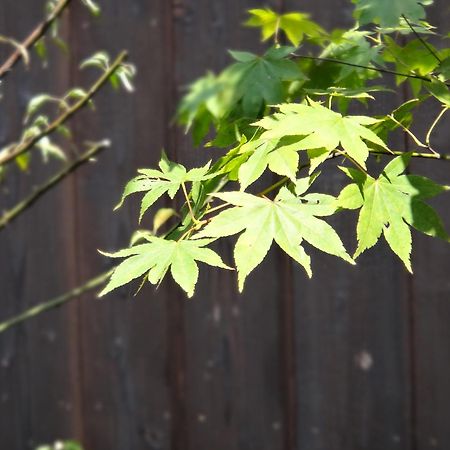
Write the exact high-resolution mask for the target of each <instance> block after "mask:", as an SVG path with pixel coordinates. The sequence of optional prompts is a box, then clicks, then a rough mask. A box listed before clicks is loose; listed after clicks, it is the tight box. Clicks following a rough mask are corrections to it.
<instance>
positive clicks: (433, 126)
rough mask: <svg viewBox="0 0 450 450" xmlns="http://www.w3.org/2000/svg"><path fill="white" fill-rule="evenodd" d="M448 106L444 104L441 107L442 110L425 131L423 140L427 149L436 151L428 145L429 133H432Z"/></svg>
mask: <svg viewBox="0 0 450 450" xmlns="http://www.w3.org/2000/svg"><path fill="white" fill-rule="evenodd" d="M449 109H450V108H449V107H448V106H445V107H444V108H442V111H441V112H440V113H439V114H438V116H437V117H436V119H435V120H434V122H433V123H432V124H431V127H430V129H429V130H428V132H427V136H426V138H425V142H426V144H427V146H428V148H429V149H431V150H432V151H433V152H434V153H436V152H435V151H434V150H433V149H432V148H431V145H430V139H431V134H432V133H433V130H434V129H435V128H436V125H437V124H438V123H439V121H440V120H441V119H442V117H443V116H444V114H445V113H446V112H447V111H448V110H449Z"/></svg>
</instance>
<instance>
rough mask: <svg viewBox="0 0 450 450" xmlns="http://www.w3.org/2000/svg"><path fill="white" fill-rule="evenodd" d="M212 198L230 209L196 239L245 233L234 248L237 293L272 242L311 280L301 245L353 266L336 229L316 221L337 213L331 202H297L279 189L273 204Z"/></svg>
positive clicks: (314, 198)
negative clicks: (309, 246) (310, 246)
mask: <svg viewBox="0 0 450 450" xmlns="http://www.w3.org/2000/svg"><path fill="white" fill-rule="evenodd" d="M214 196H215V197H217V198H220V199H221V200H223V201H225V202H227V203H229V204H230V205H234V206H233V207H232V208H230V209H227V210H225V211H223V212H221V213H220V214H218V215H217V216H215V217H214V218H213V219H212V220H211V222H210V223H209V224H208V225H207V226H206V227H205V228H204V229H203V230H201V231H200V232H199V233H198V234H196V235H195V236H194V237H196V238H205V237H210V238H220V237H226V236H231V235H234V234H237V233H240V232H242V231H244V232H243V233H242V234H241V235H240V236H239V238H238V240H237V243H236V246H235V248H234V259H235V262H236V267H237V270H238V281H239V290H240V291H242V290H243V288H244V282H245V279H246V277H247V276H248V275H249V274H250V273H251V272H252V271H253V270H254V269H255V268H256V267H257V266H258V265H259V264H260V263H261V262H262V261H263V259H264V258H265V256H266V255H267V252H268V251H269V249H270V247H271V246H272V243H273V241H275V242H276V243H277V244H278V245H279V247H281V249H282V250H283V251H284V252H286V253H287V254H288V255H289V256H290V257H291V258H293V259H294V260H295V261H297V262H298V263H299V264H301V265H302V266H303V267H304V268H305V270H306V272H307V274H308V275H309V276H311V275H312V272H311V262H310V257H309V256H308V255H307V254H306V252H305V250H304V249H303V247H302V246H301V245H300V244H301V243H302V241H303V240H304V241H306V242H308V243H309V244H311V245H313V246H314V247H316V248H318V249H319V250H322V251H323V252H326V253H329V254H331V255H335V256H338V257H340V258H342V259H344V260H345V261H348V262H350V263H353V260H352V258H351V257H350V256H349V255H348V254H347V251H346V250H345V248H344V245H343V244H342V241H341V239H340V238H339V236H338V235H337V233H336V232H335V231H334V229H333V228H332V227H331V226H330V225H329V224H328V223H326V222H325V221H324V220H322V219H319V218H318V217H322V216H329V215H331V214H333V213H334V212H335V207H334V197H331V196H329V195H324V194H309V195H305V196H303V197H302V198H301V199H300V198H298V197H297V196H296V195H294V194H292V193H291V192H290V191H289V190H288V189H286V188H282V189H281V190H280V192H279V193H278V195H277V197H276V198H275V200H273V201H272V200H269V199H267V198H261V197H257V196H255V195H251V194H248V193H245V192H226V193H221V194H214Z"/></svg>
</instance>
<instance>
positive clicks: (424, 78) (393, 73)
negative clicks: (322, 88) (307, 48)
mask: <svg viewBox="0 0 450 450" xmlns="http://www.w3.org/2000/svg"><path fill="white" fill-rule="evenodd" d="M291 55H292V56H295V57H296V58H303V59H311V60H313V61H322V62H329V63H332V64H342V65H344V66H350V67H358V68H359V69H367V70H374V71H375V72H380V73H387V74H390V75H397V76H400V77H405V78H415V79H417V80H422V81H426V82H428V83H432V82H433V80H432V79H431V78H429V77H426V76H422V75H415V74H408V73H402V72H396V71H395V70H390V69H384V68H382V67H375V66H364V65H362V64H355V63H351V62H347V61H342V60H339V59H333V58H322V57H320V56H310V55H298V54H297V53H291ZM445 84H446V85H447V86H450V83H445Z"/></svg>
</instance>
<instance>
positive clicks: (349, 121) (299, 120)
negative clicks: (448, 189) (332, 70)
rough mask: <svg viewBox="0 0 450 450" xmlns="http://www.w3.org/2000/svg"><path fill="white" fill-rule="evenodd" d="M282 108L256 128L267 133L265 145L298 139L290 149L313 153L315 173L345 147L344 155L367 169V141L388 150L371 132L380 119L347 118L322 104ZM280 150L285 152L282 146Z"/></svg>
mask: <svg viewBox="0 0 450 450" xmlns="http://www.w3.org/2000/svg"><path fill="white" fill-rule="evenodd" d="M309 102H310V104H309V105H308V104H282V105H279V106H278V109H279V112H278V113H275V114H273V115H271V116H267V117H264V118H263V119H262V120H260V121H258V122H256V123H255V124H254V125H255V126H259V127H261V128H263V129H264V130H266V131H265V132H264V133H263V134H262V135H261V137H260V138H259V139H260V140H261V141H264V140H273V139H281V138H283V137H286V136H297V142H295V140H294V142H292V141H291V142H290V143H289V148H293V147H295V148H297V150H309V151H310V152H309V153H310V155H309V156H310V158H311V170H313V169H314V168H315V167H317V165H318V164H320V163H321V162H323V161H325V160H326V159H327V158H328V156H329V154H330V153H331V152H332V151H334V150H336V149H337V148H338V147H339V146H341V147H342V148H343V150H344V152H345V153H346V154H347V155H348V156H349V157H350V158H352V159H353V160H355V161H356V162H357V163H358V164H360V165H361V166H362V167H364V168H365V166H366V160H367V158H368V156H369V147H368V145H367V143H366V141H369V142H371V143H373V144H376V145H378V146H380V147H383V148H385V149H387V147H386V144H385V143H384V142H383V141H382V140H381V139H380V138H379V137H378V136H377V135H376V134H375V133H374V132H373V131H371V130H370V129H369V128H367V125H372V124H375V123H377V122H378V119H374V118H372V117H367V116H343V115H342V114H340V113H337V112H334V111H332V110H331V109H329V108H326V107H324V106H322V105H321V104H320V103H317V102H314V101H311V100H310V101H309ZM276 148H277V149H280V148H283V145H278V146H277V147H276Z"/></svg>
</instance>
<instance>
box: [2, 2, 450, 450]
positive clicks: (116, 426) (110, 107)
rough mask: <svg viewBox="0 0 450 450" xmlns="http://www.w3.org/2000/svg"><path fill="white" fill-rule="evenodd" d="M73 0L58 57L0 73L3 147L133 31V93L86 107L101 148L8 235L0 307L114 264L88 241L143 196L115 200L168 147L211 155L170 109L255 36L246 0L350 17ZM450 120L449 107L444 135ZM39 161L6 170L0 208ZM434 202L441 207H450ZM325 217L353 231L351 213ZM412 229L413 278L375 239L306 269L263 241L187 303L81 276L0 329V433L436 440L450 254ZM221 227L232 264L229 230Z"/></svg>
mask: <svg viewBox="0 0 450 450" xmlns="http://www.w3.org/2000/svg"><path fill="white" fill-rule="evenodd" d="M41 3H42V4H41ZM43 3H44V2H43V1H42V2H37V1H31V0H23V1H22V2H18V1H13V0H4V2H2V5H1V6H0V34H6V35H17V36H18V37H20V36H25V35H26V34H27V32H28V31H29V29H30V27H32V25H33V24H34V23H36V22H37V21H38V20H39V19H40V17H41V11H42V5H43ZM73 3H74V4H73V5H72V7H71V9H70V13H69V14H66V15H65V16H64V19H63V24H62V25H63V28H62V29H63V30H64V31H63V33H64V37H65V38H66V39H67V40H68V42H69V44H70V48H71V52H70V56H69V57H68V56H64V55H63V54H62V53H61V52H59V51H58V50H55V51H52V59H51V61H52V66H51V67H52V68H53V70H44V71H41V70H40V67H39V63H38V62H37V61H36V60H34V61H33V66H32V68H31V69H30V71H26V70H24V69H23V68H21V69H19V70H17V72H16V73H14V74H12V75H11V76H10V77H8V81H7V88H8V89H3V91H4V96H5V98H4V100H3V101H2V102H1V103H0V111H1V112H0V117H1V118H2V121H0V146H2V145H4V144H5V143H7V142H9V141H10V140H12V139H13V138H14V137H15V133H17V132H18V128H17V125H14V124H18V123H20V120H21V115H22V113H23V110H24V107H25V105H26V102H27V99H28V98H29V97H30V96H31V95H32V94H33V93H35V92H39V91H41V92H42V91H45V90H52V91H56V92H63V91H64V90H65V89H66V88H67V87H68V86H71V85H79V86H82V85H88V84H89V83H90V82H91V81H92V80H93V79H94V77H95V71H94V72H93V71H92V70H88V71H82V72H80V71H79V69H78V64H79V62H80V60H82V59H83V58H86V57H88V56H89V55H91V54H92V53H93V52H94V51H96V50H99V49H104V50H107V51H108V52H109V53H110V55H111V57H114V55H115V54H116V53H118V52H119V51H120V50H122V49H123V48H126V49H129V51H130V59H131V60H132V61H133V62H136V63H137V66H138V74H137V78H136V93H135V94H134V95H131V96H129V95H125V94H124V93H116V92H113V90H112V89H110V88H108V89H106V90H105V91H103V92H102V94H101V95H100V96H99V97H98V99H97V101H96V104H97V111H98V113H97V114H93V113H92V112H90V111H83V113H82V114H81V115H80V116H79V117H78V118H77V119H76V120H75V121H74V122H73V129H74V132H75V135H76V136H77V139H76V144H77V145H80V144H81V143H82V142H83V141H84V140H89V139H91V140H98V139H103V138H106V137H107V138H110V139H111V141H112V143H113V147H112V149H111V150H110V151H109V152H108V154H104V155H103V156H102V157H101V158H100V159H99V161H98V162H97V164H96V165H95V166H93V167H87V168H85V169H84V170H83V171H81V172H79V173H77V174H74V176H72V177H70V178H69V179H67V180H65V182H64V183H63V185H62V186H61V187H60V188H59V190H56V191H54V192H53V193H51V194H50V195H49V196H48V197H47V198H46V199H44V200H43V201H42V202H39V203H37V204H36V205H34V206H33V208H31V209H30V210H29V211H28V212H27V213H26V214H25V215H24V216H23V217H22V218H20V219H19V220H18V221H17V223H16V224H15V225H14V227H11V228H9V229H7V230H5V231H4V232H3V233H2V234H0V248H1V249H2V251H1V252H0V268H1V271H0V287H1V292H2V296H1V298H0V317H7V316H10V315H13V314H15V313H17V312H19V311H21V310H23V309H24V308H26V307H27V306H31V304H32V302H38V301H42V300H45V299H46V298H50V297H52V296H54V295H55V294H59V293H61V292H64V291H65V290H67V289H69V288H71V287H73V286H75V285H76V284H77V283H81V282H82V281H83V280H86V279H88V278H90V277H92V276H93V275H95V274H96V273H100V272H102V271H104V270H106V269H107V268H108V265H109V264H110V261H108V260H106V259H105V258H104V257H102V256H101V255H99V254H97V252H96V249H97V248H100V249H105V250H113V249H117V248H119V247H123V246H124V245H126V244H127V243H128V240H129V238H130V235H131V233H132V231H133V230H134V229H136V228H137V226H138V225H137V215H138V201H137V199H134V200H133V199H132V200H130V201H128V202H127V203H126V205H125V206H124V207H123V208H122V209H121V210H120V211H118V212H115V213H113V212H112V207H113V206H114V205H115V204H116V203H117V200H118V198H119V197H120V193H121V190H122V188H123V185H124V184H125V183H126V181H127V180H129V179H130V178H131V177H132V176H133V175H134V173H135V172H136V169H137V168H140V167H144V166H151V165H154V164H155V163H156V162H157V160H158V159H159V156H160V151H161V149H162V148H165V149H166V151H167V152H168V154H169V156H170V157H171V158H174V159H177V160H179V161H181V162H182V163H185V164H189V165H193V164H195V165H199V164H202V163H204V162H205V161H207V160H209V159H211V158H213V157H216V156H217V150H213V149H209V150H208V149H194V148H193V147H192V144H191V142H190V139H189V137H186V136H184V134H183V132H182V131H180V130H177V129H176V127H175V126H174V125H173V123H172V119H173V115H174V112H175V107H176V102H177V100H178V99H179V97H180V96H181V95H182V93H183V92H184V88H185V86H186V85H187V84H188V83H189V82H190V81H191V80H193V79H195V78H196V77H198V76H200V75H202V74H203V73H205V71H206V70H208V69H212V70H215V71H218V70H220V69H221V68H223V67H224V66H225V65H227V64H228V63H229V62H230V58H229V56H228V55H227V53H226V49H229V48H231V49H237V50H239V49H240V50H242V49H253V50H255V51H258V49H259V48H260V44H259V42H258V34H257V33H256V32H255V31H254V30H248V29H242V27H241V24H242V22H243V21H244V20H245V13H244V10H245V9H246V8H250V7H262V6H265V5H270V6H271V7H273V8H276V9H277V10H280V11H281V10H285V11H288V10H292V9H303V10H307V11H309V12H311V13H312V16H313V18H314V19H316V20H318V21H319V23H320V24H321V25H323V26H324V27H326V28H328V29H330V28H332V27H337V26H339V27H345V26H348V25H350V24H351V23H352V19H351V5H350V3H349V2H347V1H346V0H339V1H333V0H317V1H316V2H306V3H302V4H300V2H298V1H297V0H272V1H269V2H267V1H262V0H261V1H260V0H245V1H240V0H215V1H207V0H152V1H148V0H130V1H127V2H123V1H119V0H108V1H104V2H101V4H102V10H103V11H102V16H101V18H100V19H99V20H92V18H90V17H89V15H88V13H87V11H86V10H85V8H83V7H82V6H81V4H80V2H73ZM435 3H436V5H435V7H434V9H433V10H432V11H433V12H432V16H431V19H430V21H431V22H432V23H434V24H437V25H441V26H442V27H443V28H444V29H445V27H446V26H447V23H448V19H447V20H446V19H445V18H446V17H447V18H448V14H447V13H448V8H447V6H446V5H443V2H442V0H436V1H435ZM445 8H447V10H445ZM444 10H445V11H447V13H445V14H447V15H445V14H444V12H445V11H444ZM338 13H339V14H338ZM17 17H19V18H20V19H19V20H17ZM5 86H6V85H5ZM402 95H403V94H401V95H399V96H398V97H395V96H392V95H387V96H384V97H383V100H382V102H381V105H380V107H381V108H382V109H383V110H388V109H389V108H391V107H393V106H395V105H398V104H400V102H401V101H402V99H403V97H402ZM5 112H7V114H5ZM359 112H364V111H362V110H361V111H359ZM430 114H431V112H430V110H429V109H424V110H422V111H421V112H420V114H419V117H418V119H419V121H420V120H423V121H424V122H427V121H429V118H430ZM447 120H448V118H447ZM447 123H448V122H447ZM448 138H449V135H448V127H446V125H445V124H443V125H442V126H441V127H440V128H439V129H438V133H437V135H436V137H435V141H436V147H438V148H441V149H442V148H444V147H445V146H446V144H447V142H448ZM399 139H400V140H399V141H398V142H397V143H398V145H399V146H401V145H402V143H403V141H402V139H401V138H399ZM424 170H425V171H426V172H427V173H428V174H429V175H430V176H433V177H434V178H437V179H438V180H440V181H442V182H444V181H445V179H446V174H447V173H448V171H447V168H446V166H445V167H444V166H442V165H440V164H439V163H436V162H430V163H429V164H428V165H427V166H426V168H425V169H424ZM47 171H48V169H42V170H35V171H33V173H32V174H31V175H29V176H13V177H12V178H11V179H10V182H9V183H10V184H9V185H8V187H9V192H10V193H9V194H8V195H7V196H4V197H3V198H4V199H5V204H2V207H4V206H5V205H6V206H7V205H9V204H13V203H15V201H17V200H18V199H20V198H21V197H22V196H23V195H24V194H25V193H26V192H27V190H28V189H29V188H30V186H31V185H32V184H33V183H35V182H36V181H37V180H41V179H42V178H43V177H44V176H45V174H46V173H47ZM327 173H328V172H327ZM324 178H325V177H324ZM268 181H269V182H270V180H268ZM342 181H343V179H342V177H341V176H340V175H339V174H336V171H330V172H329V177H327V178H326V179H325V181H322V183H321V184H318V185H317V186H318V187H319V188H323V189H324V190H327V191H332V192H336V190H337V189H338V187H339V186H340V185H341V184H342ZM445 201H446V200H445V199H444V200H443V201H442V203H440V202H439V201H438V202H437V208H438V209H439V210H440V212H441V213H443V214H444V216H445V218H446V219H449V217H448V214H447V209H448V208H446V206H445ZM151 219H152V217H151V215H149V216H148V217H146V218H145V220H144V224H143V226H144V227H145V226H149V225H150V224H151ZM447 224H449V220H447ZM335 225H336V227H337V228H338V230H339V231H340V234H341V235H342V236H343V237H344V240H345V243H346V245H347V246H348V247H350V248H351V246H352V243H353V242H354V231H353V227H354V217H351V214H349V215H343V216H342V217H339V218H337V219H336V221H335ZM416 242H417V246H416V249H415V254H414V266H415V271H416V275H415V276H414V278H411V279H410V278H409V277H408V276H407V275H406V274H405V272H404V269H403V268H402V266H401V264H400V262H398V261H397V260H396V258H395V257H394V256H393V255H392V254H391V253H390V251H388V249H387V248H386V246H385V245H383V244H382V245H380V246H377V247H376V248H375V249H372V250H371V251H369V252H367V254H365V255H364V256H362V257H361V259H360V261H359V265H358V266H357V267H356V268H355V267H350V266H348V265H346V264H345V263H341V262H340V261H338V260H337V259H336V258H333V257H329V256H327V255H323V254H322V255H320V254H316V253H314V252H312V256H313V269H314V270H315V272H316V274H315V277H314V278H313V280H312V281H309V280H308V279H307V278H306V277H305V276H304V275H303V273H302V271H301V269H299V268H298V267H297V266H295V265H293V264H292V262H291V261H290V260H289V259H287V258H286V257H285V256H283V255H282V254H281V253H280V252H278V251H276V250H275V249H272V251H271V253H270V257H269V259H268V260H267V261H265V262H264V263H263V265H262V266H261V267H259V268H258V269H257V270H255V272H254V273H253V274H252V275H251V276H250V277H249V279H248V281H247V285H246V290H245V293H244V294H243V295H238V294H237V293H236V288H237V283H236V274H234V273H228V272H220V271H217V270H214V269H211V270H210V269H207V268H205V266H202V267H201V274H200V280H199V286H198V292H197V294H196V296H195V297H194V299H192V300H191V301H187V300H186V299H185V297H184V296H183V294H182V293H181V291H180V290H179V289H178V287H177V286H175V285H174V283H173V282H170V281H167V282H166V281H165V282H164V283H163V284H162V286H161V287H160V288H159V290H158V291H156V290H155V289H153V288H152V287H145V288H144V289H143V290H142V291H141V292H140V294H139V295H138V296H137V297H134V296H133V294H134V291H133V288H125V289H122V290H119V291H118V293H116V294H113V295H111V296H109V297H108V299H105V300H102V301H99V300H96V299H95V296H94V294H90V295H87V296H85V298H84V300H83V301H82V302H79V303H74V304H73V305H71V306H69V307H65V308H63V309H61V310H57V311H54V312H52V313H50V314H49V315H46V316H43V317H42V318H39V319H37V320H35V321H33V322H30V323H28V324H26V325H24V326H20V327H18V328H16V329H14V330H10V331H8V333H6V334H4V335H2V337H1V338H0V448H1V449H3V448H8V449H11V450H16V449H17V450H24V449H28V448H33V445H34V444H36V443H38V442H44V441H53V440H55V439H57V438H76V439H79V440H80V441H82V442H83V444H84V445H85V447H86V449H87V450H148V449H151V450H169V449H170V450H203V449H205V450H209V449H217V450H432V449H434V448H437V449H442V450H447V449H448V448H450V434H449V427H448V420H447V417H448V416H449V413H450V406H449V405H450V390H449V386H448V377H449V376H450V358H449V356H450V334H449V331H448V330H449V327H448V322H449V319H450V308H449V306H448V305H449V304H448V300H449V299H450V284H449V283H448V281H447V279H448V276H447V275H446V271H447V268H448V265H449V262H450V257H449V252H448V248H446V247H445V246H443V245H441V243H439V242H437V241H436V242H433V241H432V240H430V239H426V238H422V237H417V238H416ZM218 245H219V246H220V247H219V250H220V252H221V253H223V255H224V259H225V260H226V261H227V262H231V261H232V242H223V243H222V242H221V243H219V244H218ZM430 261H433V262H435V263H433V264H430ZM374 286H375V287H374Z"/></svg>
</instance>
